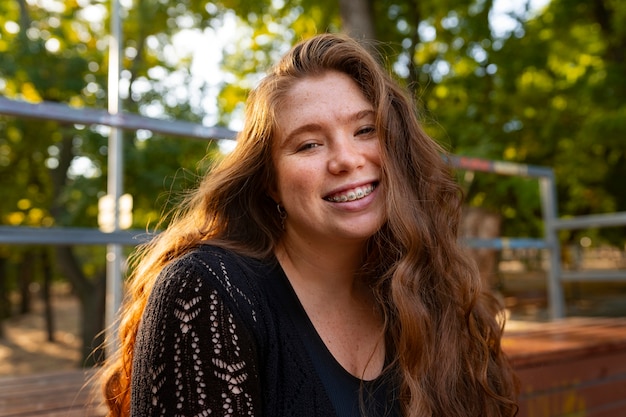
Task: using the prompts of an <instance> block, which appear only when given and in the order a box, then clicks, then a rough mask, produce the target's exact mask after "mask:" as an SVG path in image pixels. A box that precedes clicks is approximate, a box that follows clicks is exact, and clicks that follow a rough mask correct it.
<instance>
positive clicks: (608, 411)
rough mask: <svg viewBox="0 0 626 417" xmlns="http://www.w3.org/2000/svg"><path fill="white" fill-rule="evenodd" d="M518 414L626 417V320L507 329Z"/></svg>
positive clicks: (506, 343)
mask: <svg viewBox="0 0 626 417" xmlns="http://www.w3.org/2000/svg"><path fill="white" fill-rule="evenodd" d="M503 346H504V350H505V351H506V352H507V354H508V355H509V357H510V358H511V360H512V362H513V365H514V367H515V369H516V370H517V373H518V375H519V377H520V380H521V385H522V390H521V398H520V413H519V415H518V417H626V319H625V318H621V319H591V318H589V319H566V320H562V321H557V322H551V323H543V324H535V325H533V326H531V327H529V328H527V329H518V330H513V331H510V332H507V333H506V334H505V338H504V340H503Z"/></svg>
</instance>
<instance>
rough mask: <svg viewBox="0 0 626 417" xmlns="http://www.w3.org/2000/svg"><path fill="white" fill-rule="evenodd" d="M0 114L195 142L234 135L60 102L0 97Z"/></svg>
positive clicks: (233, 134) (222, 130)
mask: <svg viewBox="0 0 626 417" xmlns="http://www.w3.org/2000/svg"><path fill="white" fill-rule="evenodd" d="M0 114H6V115H9V116H21V117H26V118H30V119H43V120H56V121H58V122H66V123H74V124H81V125H93V124H95V125H104V126H111V127H117V128H120V129H126V130H137V129H145V130H150V131H152V132H157V133H163V134H168V135H174V136H185V137H192V138H197V139H208V140H212V139H235V136H236V132H235V131H233V130H230V129H227V128H224V127H219V126H203V125H201V124H198V123H192V122H184V121H180V120H164V119H154V118H150V117H145V116H140V115H138V114H131V113H118V114H110V113H109V112H108V111H106V110H96V109H84V108H75V107H70V106H68V105H66V104H63V103H51V102H41V103H28V102H25V101H17V100H10V99H7V98H4V97H0Z"/></svg>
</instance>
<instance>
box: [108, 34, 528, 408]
mask: <svg viewBox="0 0 626 417" xmlns="http://www.w3.org/2000/svg"><path fill="white" fill-rule="evenodd" d="M461 204H462V196H461V193H460V191H459V188H458V187H457V185H456V184H455V182H454V181H453V179H452V177H451V174H450V172H449V169H448V167H447V166H446V163H445V158H444V157H443V155H442V150H441V149H440V148H439V147H438V146H437V145H436V144H435V142H434V141H433V140H432V139H430V138H429V137H428V136H427V135H426V134H425V133H424V132H423V131H422V130H421V128H420V126H419V124H418V122H417V117H416V114H415V111H414V106H413V104H412V102H411V100H410V99H409V98H408V96H407V95H406V94H405V92H404V91H402V90H401V89H400V88H399V87H398V86H397V85H396V84H395V83H394V82H393V81H392V80H391V78H390V77H389V75H388V74H386V72H385V71H384V70H383V69H381V67H380V66H379V65H378V64H377V62H376V61H375V60H374V59H373V58H372V57H371V56H370V55H368V53H367V52H366V50H365V49H364V48H362V47H361V46H360V45H359V44H358V43H357V42H355V41H353V40H351V39H349V38H347V37H343V36H341V35H331V34H324V35H318V36H315V37H313V38H311V39H309V40H306V41H304V42H302V43H300V44H298V45H296V46H295V47H294V48H293V49H292V50H291V51H290V52H289V53H288V54H287V55H286V56H285V57H284V58H283V59H282V60H281V61H280V62H279V63H278V64H277V65H276V66H275V67H274V68H273V69H272V70H271V71H270V72H269V74H268V75H267V76H266V78H265V79H264V80H263V81H262V82H261V83H260V85H259V86H258V87H257V88H256V89H255V90H254V91H253V92H252V93H251V95H250V97H249V100H248V106H247V112H246V118H245V125H244V128H243V130H242V132H241V133H240V135H239V137H238V145H237V147H236V149H235V151H234V152H233V153H231V154H230V155H229V156H227V157H225V158H224V159H223V161H221V163H220V164H218V165H217V166H216V167H215V168H214V169H213V170H212V171H211V172H210V173H209V174H208V175H207V176H206V177H205V178H204V179H203V181H202V183H201V184H200V186H199V188H198V189H197V190H196V191H195V192H194V193H193V194H192V195H190V196H189V198H188V200H187V202H186V204H185V205H184V208H183V209H181V210H180V211H179V212H178V214H177V216H176V217H175V219H174V221H173V222H172V223H171V224H170V226H169V227H168V228H167V230H166V231H165V232H163V233H162V234H160V235H159V236H158V237H157V238H155V239H154V241H152V242H150V244H148V245H147V246H146V247H144V248H143V250H142V253H141V255H142V256H141V259H140V262H139V263H138V265H137V267H136V268H135V271H134V274H133V277H132V280H131V281H130V288H129V298H128V300H127V301H126V303H125V311H124V313H123V316H122V320H121V325H120V337H121V350H120V354H119V355H118V357H117V358H114V360H113V361H112V362H111V363H110V364H109V365H108V367H107V377H106V380H105V385H104V389H105V396H106V399H107V402H108V405H109V407H110V415H111V416H127V415H133V416H148V415H164V416H209V415H210V416H215V415H219V416H261V415H263V416H278V417H283V416H298V417H302V416H324V417H326V416H337V417H343V416H372V417H374V416H410V417H413V416H446V417H447V416H481V417H490V416H512V415H514V414H515V412H516V405H515V403H514V396H515V390H516V388H515V381H514V380H515V378H514V376H513V375H512V371H511V369H510V367H509V365H508V363H507V361H506V358H505V356H504V355H503V353H502V352H501V349H500V337H501V334H502V327H501V325H500V324H498V322H497V321H496V319H495V314H496V312H497V308H496V306H495V305H494V304H492V302H491V299H490V298H488V297H484V296H483V293H482V291H483V289H482V288H481V283H480V279H479V277H478V274H477V271H476V268H475V266H474V264H473V263H472V262H471V261H470V260H469V259H468V257H467V256H466V254H465V253H464V252H463V251H462V249H461V248H460V247H459V245H458V243H457V229H458V226H459V215H460V211H461Z"/></svg>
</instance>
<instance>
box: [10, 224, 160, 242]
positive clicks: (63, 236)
mask: <svg viewBox="0 0 626 417" xmlns="http://www.w3.org/2000/svg"><path fill="white" fill-rule="evenodd" d="M151 237H153V235H150V234H148V233H146V232H142V231H138V230H120V231H116V232H111V233H105V232H101V231H100V230H98V229H87V228H78V227H50V228H43V227H23V226H0V244H2V243H7V244H19V245H107V244H111V243H112V244H120V245H127V246H136V245H139V244H141V243H144V242H147V241H148V240H150V238H151Z"/></svg>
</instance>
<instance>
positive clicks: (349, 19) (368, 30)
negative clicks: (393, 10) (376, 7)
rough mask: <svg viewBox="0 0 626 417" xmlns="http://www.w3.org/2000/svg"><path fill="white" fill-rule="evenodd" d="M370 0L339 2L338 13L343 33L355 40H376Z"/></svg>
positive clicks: (341, 0) (340, 0) (345, 0)
mask: <svg viewBox="0 0 626 417" xmlns="http://www.w3.org/2000/svg"><path fill="white" fill-rule="evenodd" d="M372 10H373V7H372V2H371V0H339V12H340V13H341V23H342V27H343V30H344V32H346V33H347V34H348V35H350V36H351V37H353V38H355V39H362V40H366V41H373V40H375V39H376V30H375V28H374V17H373V12H372Z"/></svg>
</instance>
